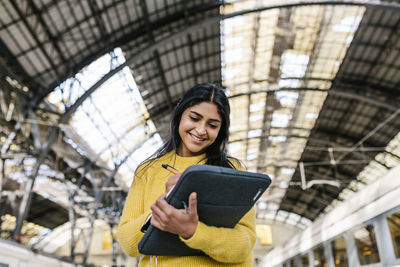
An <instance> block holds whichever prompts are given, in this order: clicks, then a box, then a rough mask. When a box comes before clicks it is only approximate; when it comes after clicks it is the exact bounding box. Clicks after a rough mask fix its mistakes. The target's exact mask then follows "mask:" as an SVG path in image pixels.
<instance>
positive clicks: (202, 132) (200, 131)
mask: <svg viewBox="0 0 400 267" xmlns="http://www.w3.org/2000/svg"><path fill="white" fill-rule="evenodd" d="M196 132H197V134H198V135H205V134H206V127H204V125H200V126H198V127H197V128H196Z"/></svg>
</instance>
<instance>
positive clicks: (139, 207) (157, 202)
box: [117, 83, 256, 267]
mask: <svg viewBox="0 0 400 267" xmlns="http://www.w3.org/2000/svg"><path fill="white" fill-rule="evenodd" d="M229 114H230V107H229V101H228V98H227V97H226V95H225V93H224V91H223V89H222V88H220V87H218V86H216V85H215V84H211V83H206V84H199V85H196V86H194V87H193V88H191V89H190V90H189V91H188V92H187V93H186V94H185V95H184V96H183V97H182V98H181V100H180V101H179V103H178V104H177V106H176V107H175V110H174V112H173V114H172V118H171V128H170V135H169V138H168V139H167V141H166V142H165V144H164V145H163V146H162V147H161V148H160V149H159V150H158V151H157V152H156V153H155V154H154V155H153V156H152V157H150V158H149V159H147V160H146V161H144V162H143V163H142V164H141V165H140V166H139V167H138V168H137V170H136V172H135V178H134V181H133V184H132V186H131V189H130V191H129V194H128V197H127V199H126V203H125V207H124V211H123V214H122V218H121V222H120V224H119V227H118V233H117V238H118V241H119V242H120V244H121V246H122V248H123V249H124V250H125V252H126V253H127V254H128V255H130V256H134V257H137V256H143V257H142V258H141V261H140V264H139V266H148V265H150V266H151V264H152V262H151V259H152V257H151V256H145V255H141V254H140V253H139V251H138V243H139V241H140V240H141V238H142V237H143V233H142V232H141V231H140V229H141V226H142V225H143V223H144V222H145V221H147V220H146V219H147V218H149V217H150V215H151V220H150V223H151V224H152V225H153V226H154V227H156V228H159V229H160V230H162V231H165V232H169V233H172V234H175V235H178V236H179V237H180V239H181V241H182V242H184V243H185V244H186V245H187V246H188V247H190V248H193V249H197V250H201V251H203V252H204V255H202V256H190V257H182V256H157V255H155V256H157V257H156V263H157V266H221V265H223V264H227V265H229V266H243V267H244V266H252V263H253V254H252V249H253V246H254V243H255V239H256V236H255V210H254V208H252V209H251V210H250V211H249V212H248V213H247V214H246V215H245V216H244V217H243V218H242V219H241V220H240V221H239V223H238V224H237V225H236V226H235V227H234V228H223V227H212V226H208V225H206V224H204V223H203V222H201V221H199V217H198V214H197V195H196V192H192V193H191V195H190V196H189V205H188V209H187V211H186V210H184V209H175V208H174V207H172V206H171V205H169V204H168V203H167V202H166V201H165V195H166V193H167V192H168V191H169V189H170V188H171V187H172V186H174V185H175V184H176V183H177V182H178V180H179V178H180V175H181V173H182V172H183V171H184V170H185V169H186V168H187V167H189V166H191V165H194V164H208V165H216V166H223V167H228V168H234V169H243V167H242V165H241V164H240V163H239V161H238V160H237V159H234V158H232V157H229V156H228V155H227V153H226V144H227V141H228V135H229ZM165 164H168V165H169V166H172V167H173V168H174V169H176V170H178V171H179V172H178V173H176V174H174V175H173V176H170V174H171V173H170V172H169V171H167V170H166V169H164V168H163V167H162V165H165Z"/></svg>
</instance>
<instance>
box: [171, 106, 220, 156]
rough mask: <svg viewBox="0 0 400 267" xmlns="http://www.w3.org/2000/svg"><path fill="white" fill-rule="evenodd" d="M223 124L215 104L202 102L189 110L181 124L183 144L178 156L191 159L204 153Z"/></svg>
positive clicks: (180, 131)
mask: <svg viewBox="0 0 400 267" xmlns="http://www.w3.org/2000/svg"><path fill="white" fill-rule="evenodd" d="M221 124H222V119H221V116H220V115H219V114H218V107H217V105H216V104H214V103H210V102H201V103H200V104H197V105H194V106H191V107H189V108H187V109H186V110H185V111H184V112H183V114H182V117H181V122H180V124H179V136H180V137H181V140H182V142H181V144H180V146H179V148H178V151H177V152H178V155H180V156H182V157H191V156H196V155H200V154H202V153H204V152H205V150H206V149H207V147H209V146H210V145H211V144H212V143H214V141H215V139H216V138H217V136H218V133H219V129H220V128H221Z"/></svg>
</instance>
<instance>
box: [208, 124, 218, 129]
mask: <svg viewBox="0 0 400 267" xmlns="http://www.w3.org/2000/svg"><path fill="white" fill-rule="evenodd" d="M209 125H210V127H211V128H213V129H217V128H218V126H217V125H214V124H209Z"/></svg>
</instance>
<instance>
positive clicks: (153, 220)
mask: <svg viewBox="0 0 400 267" xmlns="http://www.w3.org/2000/svg"><path fill="white" fill-rule="evenodd" d="M150 224H151V225H153V226H154V227H156V228H158V229H160V230H164V229H163V227H162V225H161V223H160V220H159V219H158V217H157V215H153V216H152V217H151V220H150Z"/></svg>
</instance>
